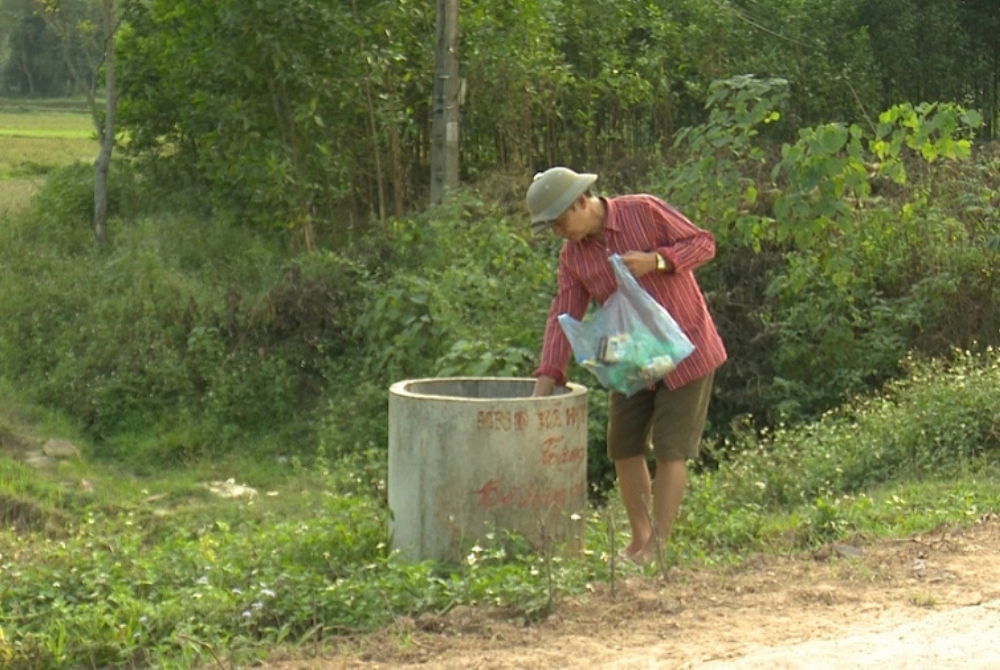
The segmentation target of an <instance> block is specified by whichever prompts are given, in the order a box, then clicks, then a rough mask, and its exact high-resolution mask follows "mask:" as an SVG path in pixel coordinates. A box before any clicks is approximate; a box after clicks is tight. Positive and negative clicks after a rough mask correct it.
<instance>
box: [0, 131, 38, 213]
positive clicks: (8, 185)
mask: <svg viewBox="0 0 1000 670" xmlns="http://www.w3.org/2000/svg"><path fill="white" fill-rule="evenodd" d="M0 144H2V143H0ZM42 181H43V180H42V179H39V178H35V179H4V180H0V216H3V215H5V214H11V215H13V214H17V213H19V212H22V211H24V210H26V209H27V208H28V205H29V204H30V203H31V199H32V198H33V197H34V195H35V194H36V193H37V192H38V189H40V188H41V186H42Z"/></svg>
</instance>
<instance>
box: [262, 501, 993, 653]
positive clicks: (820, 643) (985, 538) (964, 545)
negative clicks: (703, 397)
mask: <svg viewBox="0 0 1000 670" xmlns="http://www.w3.org/2000/svg"><path fill="white" fill-rule="evenodd" d="M653 572H654V571H653V570H652V569H650V570H649V571H648V572H643V571H639V570H638V569H631V570H630V571H627V572H626V573H625V574H623V575H621V578H620V579H618V580H617V581H616V584H615V588H614V591H612V589H611V587H610V586H609V585H607V584H602V585H595V590H594V591H593V592H592V593H590V594H588V595H587V596H586V597H580V598H573V599H565V600H562V601H560V602H559V603H558V604H557V606H556V608H555V611H554V613H553V614H552V616H550V617H549V618H548V619H546V620H545V621H542V622H539V623H534V624H530V623H526V622H524V621H521V620H518V619H516V618H514V619H511V618H510V617H509V616H505V615H504V613H501V612H497V611H494V610H488V609H479V608H469V607H457V608H455V609H453V610H452V611H450V612H448V613H447V614H445V615H442V616H440V617H428V616H424V617H421V618H419V619H416V620H413V619H410V618H406V617H400V618H398V619H397V621H396V623H395V625H394V626H392V627H390V628H388V629H386V630H384V631H381V632H378V633H375V634H372V635H366V636H359V637H353V638H345V639H343V640H342V641H341V642H340V643H339V644H338V645H337V647H336V648H335V649H334V650H332V651H331V650H330V649H329V648H327V649H326V650H325V651H324V652H322V653H321V654H319V655H316V656H315V657H307V656H309V651H310V650H309V649H308V648H305V649H302V650H300V651H299V652H298V654H299V656H298V658H289V657H287V656H286V657H284V658H279V657H275V658H274V660H273V661H272V662H271V663H269V664H267V665H266V667H267V668H269V669H270V670H335V669H336V670H339V669H342V668H376V669H383V668H385V669H387V668H394V669H395V668H403V669H410V670H416V669H417V668H422V669H425V668H435V669H437V668H441V669H448V670H452V669H453V670H458V669H462V670H466V669H480V670H485V669H490V670H514V669H518V668H525V669H531V670H534V669H543V670H544V669H551V668H581V667H587V668H622V669H624V668H761V669H763V668H848V667H858V668H860V667H872V666H873V664H874V665H882V666H883V667H892V668H920V667H934V668H988V667H1000V651H998V650H997V649H996V646H997V645H996V644H995V642H996V641H997V640H998V639H1000V517H998V516H997V515H995V514H991V515H986V516H984V517H982V518H981V519H979V520H978V521H976V522H975V523H974V524H972V525H970V526H968V527H965V528H949V529H944V530H941V531H938V532H934V533H929V534H925V535H921V536H916V537H912V538H909V539H905V540H896V541H876V542H870V543H862V542H853V543H851V544H850V545H836V546H831V547H827V548H825V550H822V551H820V552H817V553H816V554H815V555H795V556H784V555H760V556H756V557H753V558H752V559H751V560H749V561H748V562H747V563H746V564H745V565H743V566H741V567H740V568H739V569H733V570H728V571H713V570H695V569H685V568H673V569H671V570H670V571H669V573H668V578H667V579H666V580H664V579H663V578H662V577H661V576H659V575H654V574H653Z"/></svg>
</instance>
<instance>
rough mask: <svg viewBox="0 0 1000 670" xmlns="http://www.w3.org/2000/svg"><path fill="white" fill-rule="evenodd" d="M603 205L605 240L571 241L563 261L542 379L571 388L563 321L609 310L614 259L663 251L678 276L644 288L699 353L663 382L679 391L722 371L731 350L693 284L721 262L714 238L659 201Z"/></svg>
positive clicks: (649, 277)
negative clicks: (595, 308)
mask: <svg viewBox="0 0 1000 670" xmlns="http://www.w3.org/2000/svg"><path fill="white" fill-rule="evenodd" d="M602 200H604V203H605V205H606V206H607V215H606V217H605V219H604V230H603V237H604V239H603V241H601V240H599V239H596V238H585V239H583V240H581V241H579V242H576V241H573V240H567V241H566V242H565V243H564V244H563V248H562V252H561V253H560V254H559V289H558V292H557V293H556V296H555V298H554V299H553V300H552V306H551V308H550V309H549V318H548V322H547V323H546V324H545V341H544V343H543V345H542V359H541V363H540V364H539V366H538V368H537V369H536V370H535V373H534V374H535V376H541V375H545V376H548V377H552V378H553V379H555V381H556V384H557V385H559V386H565V384H566V367H567V365H569V360H570V356H571V354H572V350H571V349H570V345H569V341H568V340H567V339H566V335H565V334H564V333H563V330H562V328H561V327H560V326H559V321H558V317H559V315H560V314H569V315H570V316H572V317H573V318H574V319H578V320H579V319H582V318H583V315H584V314H585V313H586V311H587V308H588V306H589V305H590V302H591V300H596V301H597V302H598V303H599V304H604V301H605V300H607V299H608V298H609V297H610V296H611V294H612V293H614V292H615V290H616V289H617V288H618V286H617V283H616V281H615V275H614V270H612V268H611V264H610V263H609V262H608V258H609V257H610V256H611V255H612V254H625V253H626V252H628V251H656V252H657V253H659V254H660V255H661V256H663V257H664V258H665V259H667V260H668V261H669V262H670V263H672V264H673V267H674V270H673V271H671V272H650V273H648V274H646V275H644V276H643V277H640V278H639V284H641V285H642V287H643V288H645V289H646V290H647V291H648V292H649V293H650V295H652V296H653V297H654V298H656V300H657V302H659V303H660V304H661V305H663V306H664V307H666V308H667V311H668V312H670V314H671V316H673V317H674V319H675V320H676V321H677V324H678V325H679V326H680V327H681V329H683V330H684V332H685V333H686V334H687V336H688V338H690V340H691V342H692V343H693V344H694V347H695V349H694V352H693V353H692V354H691V355H690V356H688V357H687V358H685V359H684V360H683V361H681V363H680V365H678V366H677V369H675V370H674V371H672V372H670V373H669V374H667V376H666V377H664V380H665V381H666V384H667V386H668V387H669V388H671V389H677V388H680V387H681V386H684V385H685V384H687V383H688V382H690V381H693V380H695V379H698V378H700V377H703V376H705V375H706V374H708V373H709V372H711V371H712V370H715V369H716V368H718V367H719V366H720V365H722V364H723V363H724V362H725V361H726V349H725V346H724V345H723V343H722V338H721V337H719V333H718V330H717V329H716V327H715V321H714V320H713V319H712V315H711V314H710V313H709V311H708V305H707V304H706V303H705V297H704V295H703V294H702V292H701V288H700V287H699V286H698V282H697V281H696V280H695V278H694V270H695V269H696V268H698V267H700V266H701V265H703V264H705V263H706V262H708V261H709V260H711V259H712V258H713V257H714V256H715V238H714V237H713V236H712V234H711V233H709V232H708V231H705V230H702V229H701V228H698V227H697V226H695V225H694V224H693V223H691V222H690V221H688V219H687V218H686V217H685V216H684V215H683V214H681V213H680V212H678V211H677V210H675V209H673V208H672V207H670V205H668V204H666V203H665V202H663V201H662V200H660V199H659V198H656V197H654V196H652V195H645V194H635V195H626V196H621V197H618V198H602Z"/></svg>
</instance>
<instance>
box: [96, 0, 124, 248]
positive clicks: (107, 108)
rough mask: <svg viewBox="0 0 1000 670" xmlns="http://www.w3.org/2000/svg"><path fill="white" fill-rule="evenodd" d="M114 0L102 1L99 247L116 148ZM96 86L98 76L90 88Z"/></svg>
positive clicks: (103, 237) (104, 241)
mask: <svg viewBox="0 0 1000 670" xmlns="http://www.w3.org/2000/svg"><path fill="white" fill-rule="evenodd" d="M114 5H115V3H114V0H103V3H102V11H103V17H102V18H103V23H104V126H103V127H102V128H100V131H99V133H98V137H99V139H100V144H101V148H100V151H99V152H98V154H97V160H96V161H95V162H94V241H95V242H96V243H97V247H98V248H99V249H103V248H104V247H106V246H107V244H108V234H107V224H108V173H109V172H110V170H111V152H112V151H113V150H114V148H115V120H116V119H115V116H116V115H117V110H118V99H117V98H118V87H117V85H116V82H115V39H114V38H115V29H116V25H115V11H114V9H115V7H114ZM94 88H96V79H95V82H94V86H93V87H92V89H91V90H93V89H94Z"/></svg>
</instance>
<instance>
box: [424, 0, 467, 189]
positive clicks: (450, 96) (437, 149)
mask: <svg viewBox="0 0 1000 670" xmlns="http://www.w3.org/2000/svg"><path fill="white" fill-rule="evenodd" d="M461 87H462V82H461V80H460V79H459V74H458V0H438V9H437V48H436V52H435V58H434V117H433V123H432V127H431V203H432V204H434V203H439V202H441V200H442V199H443V198H444V194H445V191H447V190H448V189H454V188H456V187H458V102H459V101H458V98H459V94H460V92H461Z"/></svg>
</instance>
